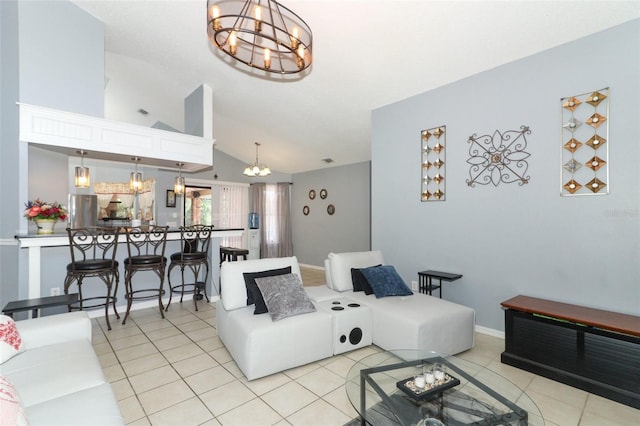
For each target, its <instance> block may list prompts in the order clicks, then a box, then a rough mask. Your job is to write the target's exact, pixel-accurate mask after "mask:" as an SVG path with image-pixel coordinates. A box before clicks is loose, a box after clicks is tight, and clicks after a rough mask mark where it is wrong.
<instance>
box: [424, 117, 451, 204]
mask: <svg viewBox="0 0 640 426" xmlns="http://www.w3.org/2000/svg"><path fill="white" fill-rule="evenodd" d="M446 133H447V126H440V127H434V128H431V129H426V130H422V131H421V132H420V151H421V156H422V160H421V161H422V168H421V169H422V172H421V175H420V176H421V177H420V179H421V184H420V185H421V190H420V200H421V201H444V199H445V192H444V187H445V179H444V178H445V162H444V159H445V147H446V144H447V143H446V139H447V134H446Z"/></svg>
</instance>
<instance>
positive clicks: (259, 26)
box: [255, 6, 262, 33]
mask: <svg viewBox="0 0 640 426" xmlns="http://www.w3.org/2000/svg"><path fill="white" fill-rule="evenodd" d="M255 29H256V32H257V33H259V32H260V31H262V9H260V6H256V22H255Z"/></svg>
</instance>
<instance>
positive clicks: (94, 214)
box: [67, 194, 98, 228]
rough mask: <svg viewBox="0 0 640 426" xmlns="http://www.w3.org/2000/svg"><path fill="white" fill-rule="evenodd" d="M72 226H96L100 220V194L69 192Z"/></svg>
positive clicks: (69, 220)
mask: <svg viewBox="0 0 640 426" xmlns="http://www.w3.org/2000/svg"><path fill="white" fill-rule="evenodd" d="M67 207H68V208H69V219H68V226H69V227H70V228H86V227H88V226H96V224H97V222H98V196H97V195H84V194H69V203H68V204H67Z"/></svg>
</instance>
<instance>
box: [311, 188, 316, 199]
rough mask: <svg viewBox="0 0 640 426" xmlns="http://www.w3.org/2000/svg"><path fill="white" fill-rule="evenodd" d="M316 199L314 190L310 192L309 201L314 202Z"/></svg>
mask: <svg viewBox="0 0 640 426" xmlns="http://www.w3.org/2000/svg"><path fill="white" fill-rule="evenodd" d="M315 198H316V190H315V189H312V190H311V191H309V199H311V200H314V199H315Z"/></svg>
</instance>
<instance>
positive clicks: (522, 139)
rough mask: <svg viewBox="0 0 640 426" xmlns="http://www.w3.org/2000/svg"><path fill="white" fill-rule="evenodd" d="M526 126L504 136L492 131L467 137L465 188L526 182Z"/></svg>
mask: <svg viewBox="0 0 640 426" xmlns="http://www.w3.org/2000/svg"><path fill="white" fill-rule="evenodd" d="M530 134H531V130H530V129H529V126H520V130H507V131H505V132H504V133H503V132H500V130H496V131H495V132H493V134H492V135H482V136H477V135H476V134H475V133H474V134H473V135H472V136H470V137H469V140H468V141H467V142H469V144H470V145H469V155H470V157H469V159H468V160H467V163H469V164H470V165H471V166H470V167H469V179H467V181H466V182H467V185H469V186H470V187H472V188H473V187H474V186H475V184H476V183H477V184H480V185H488V184H490V183H492V184H493V186H498V184H499V183H500V182H502V183H513V182H518V185H521V186H522V185H524V184H525V183H529V179H531V177H530V176H527V175H526V174H527V170H528V169H529V163H527V159H528V158H529V156H530V155H531V154H529V153H528V152H527V151H525V150H526V149H527V137H526V135H530Z"/></svg>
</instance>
